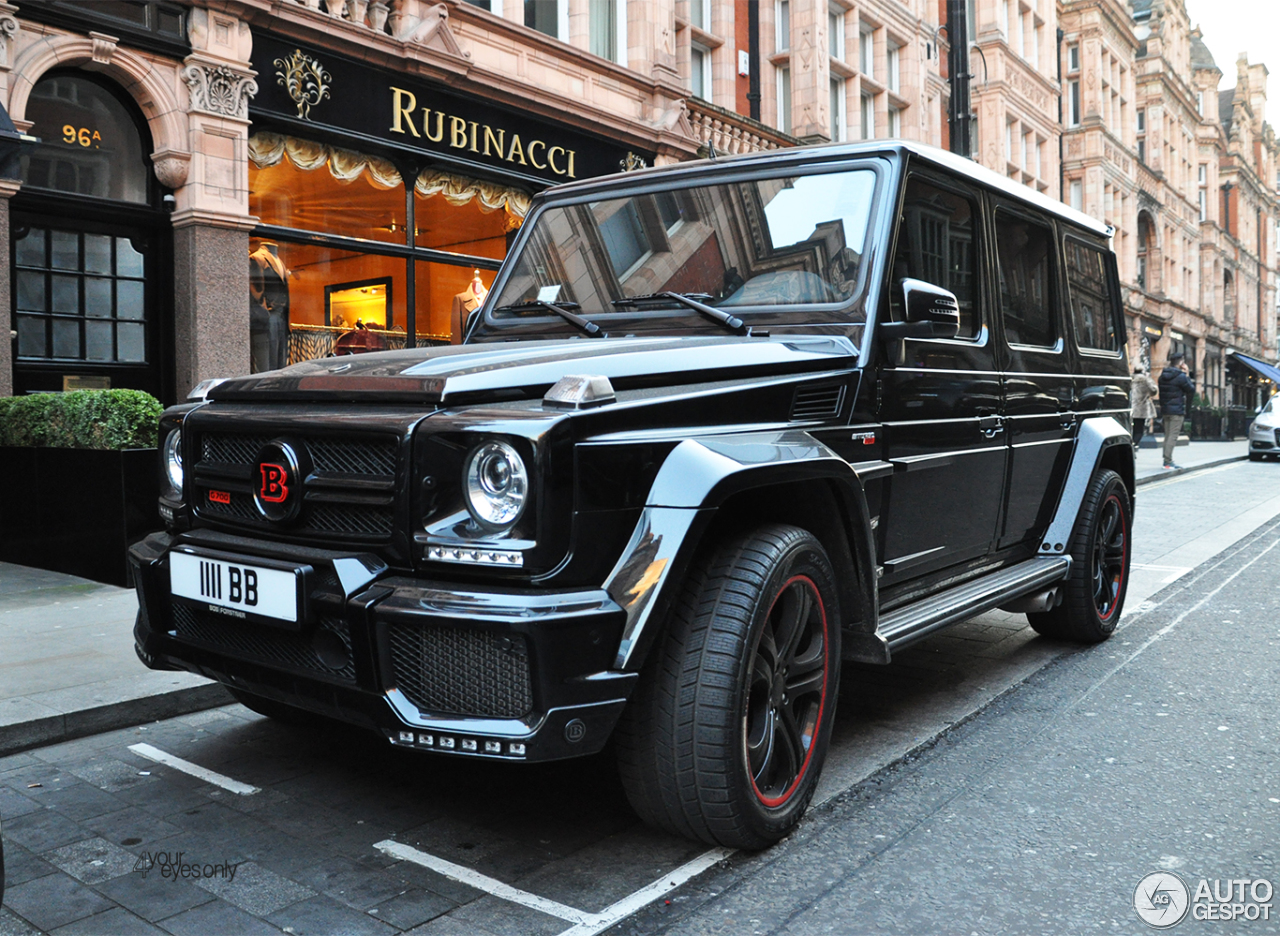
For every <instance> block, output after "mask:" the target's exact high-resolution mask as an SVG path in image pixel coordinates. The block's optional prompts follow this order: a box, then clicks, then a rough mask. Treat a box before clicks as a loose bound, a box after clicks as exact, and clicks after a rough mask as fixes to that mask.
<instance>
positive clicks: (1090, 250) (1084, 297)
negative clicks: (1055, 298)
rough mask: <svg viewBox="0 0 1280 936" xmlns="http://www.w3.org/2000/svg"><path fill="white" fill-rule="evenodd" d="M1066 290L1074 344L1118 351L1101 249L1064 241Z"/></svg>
mask: <svg viewBox="0 0 1280 936" xmlns="http://www.w3.org/2000/svg"><path fill="white" fill-rule="evenodd" d="M1067 287H1068V289H1069V290H1070V292H1071V318H1072V322H1073V323H1074V325H1075V330H1076V343H1077V344H1079V345H1080V347H1082V348H1091V349H1094V350H1098V351H1118V350H1120V346H1119V343H1118V341H1117V339H1116V316H1115V306H1114V305H1113V304H1112V302H1111V287H1110V283H1109V281H1108V277H1107V258H1106V257H1105V256H1104V255H1103V253H1102V251H1101V250H1099V249H1097V248H1096V247H1090V246H1089V245H1087V244H1082V243H1080V242H1079V241H1075V240H1070V239H1068V240H1067Z"/></svg>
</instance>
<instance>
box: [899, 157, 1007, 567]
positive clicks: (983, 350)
mask: <svg viewBox="0 0 1280 936" xmlns="http://www.w3.org/2000/svg"><path fill="white" fill-rule="evenodd" d="M981 218H982V211H981V200H980V198H979V196H978V194H977V193H976V192H974V191H972V190H971V189H968V188H967V187H965V186H963V185H962V184H957V183H954V182H952V181H948V180H944V179H941V178H935V177H932V176H929V175H923V174H919V173H916V174H913V175H912V176H911V177H910V178H909V179H908V180H907V188H906V193H905V198H904V203H903V211H902V216H901V218H900V219H899V223H898V234H897V241H896V246H895V253H894V264H893V275H892V279H891V282H890V295H891V299H890V310H889V311H890V318H891V319H900V318H901V317H902V310H901V281H902V279H903V278H904V277H913V278H915V279H921V280H925V281H926V282H929V283H933V284H934V285H936V286H941V287H943V288H945V289H949V290H951V291H952V292H953V293H955V294H956V298H957V299H958V300H959V303H960V333H959V335H958V336H957V337H956V338H955V339H946V340H912V339H908V340H906V341H904V342H903V344H904V345H905V350H904V351H903V353H902V355H901V357H900V358H898V359H897V360H889V361H887V362H886V365H885V366H884V367H883V368H882V370H881V373H880V378H881V382H882V383H881V394H880V398H881V401H882V403H881V420H882V421H883V424H884V433H885V441H886V448H887V453H888V454H887V457H888V459H889V460H890V461H891V462H892V464H893V466H894V471H893V474H892V476H891V477H890V478H889V479H888V485H887V492H888V493H887V499H886V501H885V504H884V507H883V508H882V512H881V518H880V535H881V540H880V547H881V553H880V555H881V563H882V565H883V566H884V576H883V578H882V580H881V581H882V584H883V585H884V586H886V587H888V586H892V585H895V584H898V583H901V582H904V581H907V580H909V579H913V578H916V577H917V576H920V575H923V574H926V573H928V572H931V571H936V570H938V569H942V568H946V567H948V566H953V565H956V564H958V563H962V562H965V561H967V560H971V559H975V558H979V557H982V556H984V555H986V554H987V552H988V551H989V550H990V548H991V544H992V539H993V537H994V535H995V531H996V522H997V517H998V515H999V512H1000V501H1001V497H1002V495H1003V493H1004V476H1005V458H1006V444H1005V441H1004V436H1003V429H1002V423H1001V418H1000V376H999V373H998V371H997V370H996V362H995V356H994V351H993V341H992V338H993V336H992V332H991V329H990V328H989V327H988V324H987V321H986V319H987V316H986V314H985V312H984V309H985V307H986V299H985V297H986V294H987V285H986V277H985V276H984V275H983V271H984V266H983V264H982V262H981V257H982V256H983V241H984V234H983V226H982V223H981Z"/></svg>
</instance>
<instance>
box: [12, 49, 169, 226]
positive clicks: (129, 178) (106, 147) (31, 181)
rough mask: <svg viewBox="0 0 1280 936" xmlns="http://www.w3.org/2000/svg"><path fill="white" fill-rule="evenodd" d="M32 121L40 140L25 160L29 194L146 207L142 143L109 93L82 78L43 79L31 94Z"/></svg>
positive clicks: (29, 110) (29, 112) (126, 113)
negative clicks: (33, 191) (44, 193)
mask: <svg viewBox="0 0 1280 936" xmlns="http://www.w3.org/2000/svg"><path fill="white" fill-rule="evenodd" d="M27 119H28V120H31V121H32V122H33V126H32V128H31V131H30V132H31V134H32V135H34V136H37V137H39V138H40V140H41V142H40V144H39V145H38V146H36V147H35V149H34V151H33V152H32V153H31V154H30V155H28V156H23V158H22V179H23V182H24V183H25V184H26V186H27V187H28V188H32V189H50V190H53V191H57V192H66V193H68V194H73V195H89V196H92V197H95V198H110V199H114V200H116V201H126V202H135V203H137V204H146V203H147V200H148V197H147V192H148V189H147V178H148V172H149V167H148V165H147V163H146V162H145V161H144V159H143V147H142V138H141V136H140V135H139V133H138V128H137V125H136V124H135V123H134V120H133V117H132V116H131V115H130V113H129V111H128V110H127V109H126V108H125V106H124V104H122V103H121V102H120V101H119V100H118V99H117V98H116V96H115V95H114V94H112V93H111V92H110V91H108V90H107V89H106V88H105V87H103V86H102V85H100V84H98V83H96V82H95V81H93V80H91V79H88V78H83V77H80V76H77V75H56V76H53V77H47V78H43V79H41V80H40V81H38V82H36V85H35V87H34V88H32V89H31V98H30V100H29V101H28V102H27Z"/></svg>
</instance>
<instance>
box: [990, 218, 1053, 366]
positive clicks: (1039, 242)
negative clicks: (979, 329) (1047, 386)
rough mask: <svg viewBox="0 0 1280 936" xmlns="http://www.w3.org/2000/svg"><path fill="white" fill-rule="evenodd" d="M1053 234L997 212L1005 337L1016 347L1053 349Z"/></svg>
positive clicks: (1001, 306)
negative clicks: (1051, 279)
mask: <svg viewBox="0 0 1280 936" xmlns="http://www.w3.org/2000/svg"><path fill="white" fill-rule="evenodd" d="M1052 242H1053V235H1052V232H1051V231H1050V230H1049V229H1048V228H1046V227H1044V226H1043V225H1040V224H1036V223H1034V222H1031V221H1026V220H1023V219H1022V218H1020V217H1017V216H1016V215H1013V214H1011V213H1010V212H1007V211H997V212H996V253H997V255H998V257H999V261H1000V262H999V268H1000V311H1001V313H1002V314H1003V316H1004V331H1005V338H1006V340H1007V341H1008V342H1009V344H1013V345H1034V346H1037V347H1051V346H1052V345H1053V344H1054V340H1055V338H1056V336H1055V335H1054V328H1053V318H1052V316H1051V315H1050V310H1051V308H1052V304H1051V302H1050V296H1049V289H1050V276H1051V274H1052V270H1051V268H1050V265H1049V264H1050V262H1051V261H1050V250H1051V244H1052Z"/></svg>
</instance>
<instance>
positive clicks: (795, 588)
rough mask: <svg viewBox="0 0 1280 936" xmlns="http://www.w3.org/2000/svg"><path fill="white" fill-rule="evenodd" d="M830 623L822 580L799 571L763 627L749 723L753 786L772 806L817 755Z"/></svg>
mask: <svg viewBox="0 0 1280 936" xmlns="http://www.w3.org/2000/svg"><path fill="white" fill-rule="evenodd" d="M829 629H830V622H829V621H828V619H827V612H826V608H825V606H824V605H823V603H822V596H821V595H820V594H819V593H818V586H817V585H815V584H814V582H813V579H811V578H809V577H808V576H806V575H797V576H795V577H793V578H792V579H791V580H790V581H788V582H786V583H785V584H784V585H783V587H782V591H781V592H780V593H779V594H778V595H777V597H776V598H774V601H773V606H772V607H771V608H770V609H769V613H768V615H767V617H766V620H765V625H764V627H763V628H762V629H761V631H760V636H759V639H758V641H757V643H756V648H755V654H754V658H753V660H752V663H751V675H750V682H749V685H748V688H747V699H746V702H747V704H746V712H745V713H744V715H743V719H742V729H743V736H744V739H745V743H746V747H747V765H748V772H749V773H750V775H751V786H752V788H753V789H754V791H755V794H756V796H757V797H758V798H759V799H760V802H762V803H764V804H765V805H766V806H770V807H777V806H781V805H782V804H783V803H785V802H786V801H787V798H788V797H790V796H791V795H793V794H794V792H795V790H796V787H797V786H798V785H799V783H800V779H801V777H802V776H803V775H804V772H805V769H806V768H807V767H808V764H809V759H810V757H811V756H812V755H813V739H814V735H815V732H816V730H817V727H818V723H819V722H820V721H821V720H822V710H823V707H824V706H825V705H826V704H827V672H826V671H827V667H826V651H827V642H828V638H827V632H828V630H829Z"/></svg>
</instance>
